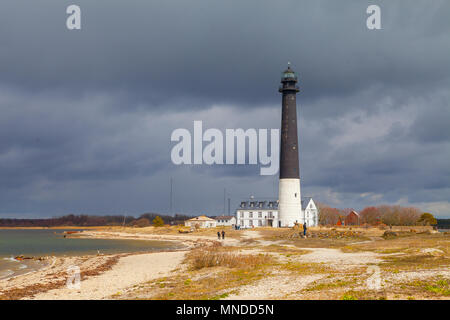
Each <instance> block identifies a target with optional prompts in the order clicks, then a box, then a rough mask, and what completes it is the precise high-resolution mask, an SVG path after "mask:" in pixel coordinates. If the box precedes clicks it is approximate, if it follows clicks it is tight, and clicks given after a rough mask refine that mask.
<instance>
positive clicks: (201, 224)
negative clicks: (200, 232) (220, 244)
mask: <svg viewBox="0 0 450 320" xmlns="http://www.w3.org/2000/svg"><path fill="white" fill-rule="evenodd" d="M184 225H185V226H186V227H191V228H215V227H216V226H217V222H216V220H214V219H211V218H209V217H207V216H198V217H195V218H192V219H189V220H186V221H185V222H184Z"/></svg>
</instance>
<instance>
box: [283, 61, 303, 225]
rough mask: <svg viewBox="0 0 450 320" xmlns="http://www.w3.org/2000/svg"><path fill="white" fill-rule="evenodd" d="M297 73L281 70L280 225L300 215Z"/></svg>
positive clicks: (289, 222) (293, 220)
mask: <svg viewBox="0 0 450 320" xmlns="http://www.w3.org/2000/svg"><path fill="white" fill-rule="evenodd" d="M297 82H298V76H297V73H296V72H294V71H293V70H292V69H291V66H290V63H288V68H287V69H286V70H285V71H284V72H283V73H282V76H281V86H280V88H279V90H278V91H279V92H281V94H282V111H281V144H280V182H279V188H278V197H279V198H278V199H279V220H278V226H279V227H292V226H294V224H295V223H296V222H298V223H300V222H302V221H303V220H304V219H302V205H301V195H300V172H299V165H298V136H297V99H296V97H297V92H299V88H298V86H297Z"/></svg>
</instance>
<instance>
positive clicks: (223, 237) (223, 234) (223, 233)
mask: <svg viewBox="0 0 450 320" xmlns="http://www.w3.org/2000/svg"><path fill="white" fill-rule="evenodd" d="M224 239H225V231H223V230H222V240H224Z"/></svg>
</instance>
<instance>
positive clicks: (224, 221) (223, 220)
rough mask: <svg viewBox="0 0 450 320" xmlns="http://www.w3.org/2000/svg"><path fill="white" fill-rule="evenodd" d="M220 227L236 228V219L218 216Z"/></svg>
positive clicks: (217, 221)
mask: <svg viewBox="0 0 450 320" xmlns="http://www.w3.org/2000/svg"><path fill="white" fill-rule="evenodd" d="M215 220H216V223H217V225H218V226H230V227H232V226H234V225H236V217H234V216H218V217H216V218H215Z"/></svg>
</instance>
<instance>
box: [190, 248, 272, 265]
mask: <svg viewBox="0 0 450 320" xmlns="http://www.w3.org/2000/svg"><path fill="white" fill-rule="evenodd" d="M272 261H273V259H272V257H270V256H269V255H268V254H238V253H232V252H223V251H221V250H218V249H217V248H201V249H197V250H192V251H191V252H189V253H188V254H187V255H186V261H185V262H186V263H187V264H188V265H189V266H190V268H191V270H199V269H203V268H211V267H227V268H244V267H245V268H256V267H260V266H263V265H267V264H269V263H270V262H272Z"/></svg>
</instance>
